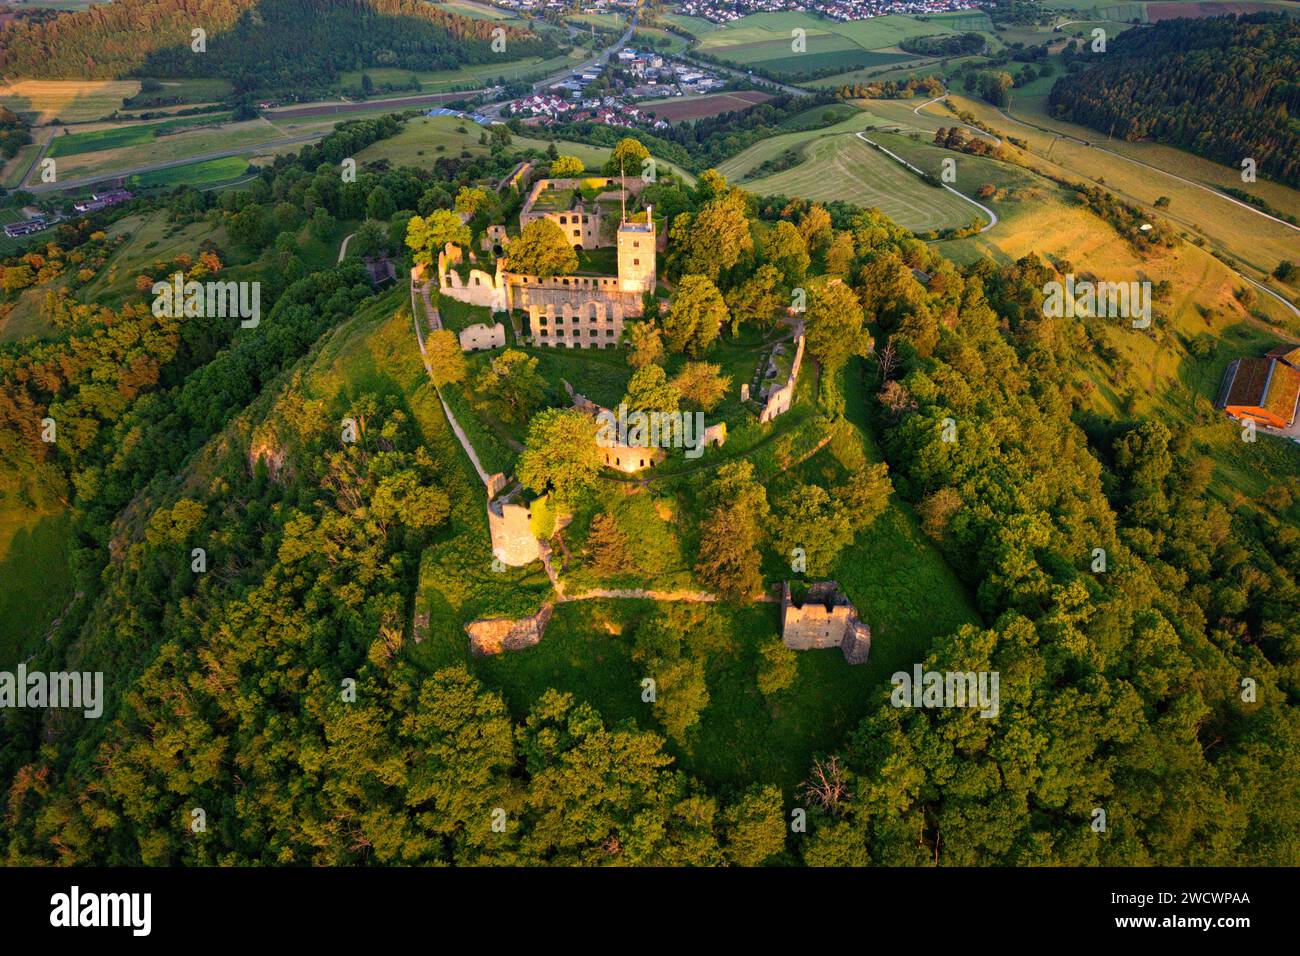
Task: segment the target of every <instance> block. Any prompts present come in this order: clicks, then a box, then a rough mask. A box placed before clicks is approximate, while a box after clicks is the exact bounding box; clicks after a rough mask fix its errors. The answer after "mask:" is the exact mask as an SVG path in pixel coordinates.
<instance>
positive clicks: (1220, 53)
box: [1048, 13, 1300, 186]
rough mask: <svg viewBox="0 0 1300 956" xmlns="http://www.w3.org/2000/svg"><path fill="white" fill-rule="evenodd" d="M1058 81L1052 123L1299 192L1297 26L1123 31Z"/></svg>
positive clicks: (1275, 21) (1271, 21)
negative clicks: (1181, 152)
mask: <svg viewBox="0 0 1300 956" xmlns="http://www.w3.org/2000/svg"><path fill="white" fill-rule="evenodd" d="M1078 62H1079V63H1082V64H1085V67H1084V68H1083V69H1081V70H1079V71H1077V72H1071V73H1069V74H1067V75H1066V76H1063V77H1062V78H1061V79H1059V80H1057V81H1056V83H1055V84H1054V85H1053V87H1052V92H1051V95H1050V97H1049V99H1048V103H1049V105H1050V107H1051V109H1052V111H1053V113H1054V114H1055V115H1057V116H1060V117H1062V118H1064V119H1068V120H1072V121H1074V122H1076V123H1084V124H1086V125H1088V126H1091V127H1093V128H1095V129H1098V130H1102V131H1104V132H1107V133H1112V132H1113V134H1114V135H1115V136H1119V137H1122V138H1124V139H1126V140H1130V141H1133V140H1142V139H1151V140H1156V141H1157V142H1161V143H1168V144H1169V145H1172V146H1181V147H1183V148H1184V149H1189V150H1191V151H1192V152H1195V153H1198V154H1199V155H1201V156H1205V157H1208V158H1210V159H1215V160H1218V161H1219V162H1222V163H1225V164H1227V165H1229V166H1233V167H1236V168H1240V166H1241V163H1242V161H1243V160H1245V159H1253V160H1254V161H1255V163H1256V165H1257V167H1258V171H1259V174H1260V175H1266V176H1270V177H1272V178H1274V179H1277V180H1279V181H1281V182H1284V183H1287V184H1289V185H1292V186H1296V185H1300V121H1297V117H1300V20H1298V19H1296V18H1295V17H1290V16H1283V15H1280V14H1263V13H1259V14H1252V15H1250V16H1245V17H1238V18H1234V17H1206V18H1201V19H1195V20H1189V19H1178V20H1162V21H1160V22H1159V23H1157V24H1155V25H1154V26H1152V27H1150V28H1143V29H1136V30H1125V31H1124V32H1123V33H1120V34H1119V35H1118V36H1116V37H1113V38H1112V39H1111V40H1110V43H1109V45H1108V47H1107V49H1106V52H1104V53H1100V52H1098V53H1093V52H1087V53H1085V54H1084V55H1083V56H1081V57H1080V58H1079V60H1078Z"/></svg>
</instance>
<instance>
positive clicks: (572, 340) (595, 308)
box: [528, 300, 623, 349]
mask: <svg viewBox="0 0 1300 956" xmlns="http://www.w3.org/2000/svg"><path fill="white" fill-rule="evenodd" d="M528 328H529V330H530V332H531V335H532V342H533V344H534V345H544V346H551V347H555V348H582V349H589V348H593V347H594V348H598V349H603V348H605V347H606V346H608V347H610V348H613V347H615V346H617V345H618V344H619V342H620V341H622V339H623V308H622V306H621V305H620V304H619V303H617V302H611V303H607V302H604V301H599V300H598V301H594V302H586V303H580V304H574V303H571V302H561V303H559V304H555V303H550V302H548V303H546V304H543V305H539V304H532V305H529V306H528Z"/></svg>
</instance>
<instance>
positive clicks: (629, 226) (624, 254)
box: [618, 206, 657, 295]
mask: <svg viewBox="0 0 1300 956" xmlns="http://www.w3.org/2000/svg"><path fill="white" fill-rule="evenodd" d="M652 213H653V210H652V209H651V208H650V207H649V206H647V207H646V210H645V222H632V221H630V220H627V219H624V220H623V221H622V222H620V223H619V226H618V288H619V291H620V292H634V293H636V294H637V295H640V294H641V293H643V292H646V291H647V290H653V289H654V287H655V283H656V281H657V277H656V274H655V239H656V236H655V221H654V216H653V215H652Z"/></svg>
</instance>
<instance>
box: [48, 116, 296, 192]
mask: <svg viewBox="0 0 1300 956" xmlns="http://www.w3.org/2000/svg"><path fill="white" fill-rule="evenodd" d="M285 135H286V133H285V132H284V131H283V130H280V129H277V128H276V127H275V126H274V125H272V124H271V123H269V122H267V121H266V120H264V119H260V118H259V119H253V120H245V121H243V122H240V123H231V124H228V125H226V126H222V127H219V128H215V129H196V130H187V131H185V132H180V133H173V134H171V135H169V136H162V137H158V138H156V139H155V138H151V139H150V140H149V141H148V142H147V143H145V144H143V145H136V146H125V147H122V148H119V149H101V150H97V151H96V152H93V153H77V154H75V155H73V156H69V157H67V158H64V159H61V160H59V163H58V170H59V178H60V180H64V179H73V178H82V177H88V176H100V175H106V174H108V173H111V172H114V171H115V170H121V169H131V168H134V167H139V166H148V165H150V164H153V163H165V162H169V161H171V160H178V159H186V158H188V157H190V156H199V155H202V154H203V153H209V152H215V151H217V150H223V149H234V148H236V147H242V146H256V145H258V144H260V143H269V142H272V141H274V140H277V139H283V138H284V137H285ZM293 148H294V149H295V150H296V149H297V148H299V147H297V146H295V147H293Z"/></svg>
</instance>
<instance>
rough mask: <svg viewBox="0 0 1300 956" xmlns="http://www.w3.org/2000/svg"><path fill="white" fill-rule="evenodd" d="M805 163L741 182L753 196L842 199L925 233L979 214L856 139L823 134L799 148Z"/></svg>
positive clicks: (977, 216)
mask: <svg viewBox="0 0 1300 956" xmlns="http://www.w3.org/2000/svg"><path fill="white" fill-rule="evenodd" d="M803 157H804V158H803V162H801V163H800V164H799V165H797V166H795V167H794V168H793V169H788V170H785V171H784V172H780V173H777V174H775V175H773V176H767V177H765V178H763V179H755V180H751V181H747V182H744V183H743V185H744V188H745V189H746V191H748V192H751V193H754V194H755V195H760V196H763V195H783V196H800V197H803V198H805V199H818V200H824V201H829V200H832V199H843V200H846V201H848V202H853V203H857V204H858V205H859V206H875V207H876V208H878V209H880V211H881V212H883V213H885V215H887V216H889V217H890V218H891V219H893V220H894V221H895V222H897V223H898V224H899V225H901V226H904V227H905V228H907V229H911V230H912V231H913V232H917V233H925V232H929V231H931V230H941V229H947V228H951V227H960V226H965V225H968V224H969V223H970V222H971V221H972V220H974V219H976V218H982V214H981V213H980V212H979V210H977V209H976V208H975V207H974V206H972V205H970V204H969V203H966V202H963V201H962V200H961V199H960V198H958V197H957V196H954V195H953V194H952V193H950V192H948V191H947V190H946V189H940V188H938V187H935V186H930V185H927V184H926V183H925V182H923V181H922V180H921V179H920V178H919V177H917V175H916V174H915V173H912V172H910V171H909V170H907V169H905V168H903V166H901V165H900V164H899V163H897V162H895V161H894V160H892V159H890V158H889V157H888V156H885V155H884V154H882V153H880V152H878V151H877V150H874V149H872V148H871V146H869V145H868V144H867V143H865V142H863V141H862V140H860V139H858V138H857V137H856V136H854V135H851V134H848V133H842V134H839V135H836V136H825V137H822V138H819V139H816V140H813V141H812V142H810V143H808V144H807V145H805V146H804V147H803Z"/></svg>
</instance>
